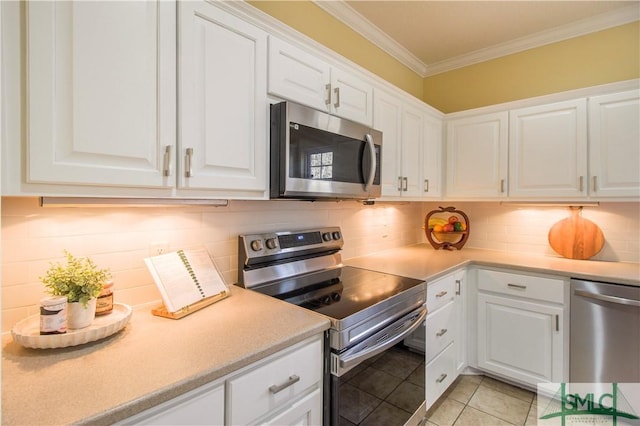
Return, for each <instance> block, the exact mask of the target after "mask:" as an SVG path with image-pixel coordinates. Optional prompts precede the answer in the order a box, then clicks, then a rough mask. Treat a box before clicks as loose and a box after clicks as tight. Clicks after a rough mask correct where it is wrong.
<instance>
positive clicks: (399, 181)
mask: <svg viewBox="0 0 640 426" xmlns="http://www.w3.org/2000/svg"><path fill="white" fill-rule="evenodd" d="M398 191H402V176H398Z"/></svg>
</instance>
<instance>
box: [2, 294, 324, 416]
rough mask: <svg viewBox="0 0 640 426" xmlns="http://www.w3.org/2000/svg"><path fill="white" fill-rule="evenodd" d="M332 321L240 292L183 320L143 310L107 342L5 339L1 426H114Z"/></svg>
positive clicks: (279, 302) (272, 300)
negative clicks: (43, 343)
mask: <svg viewBox="0 0 640 426" xmlns="http://www.w3.org/2000/svg"><path fill="white" fill-rule="evenodd" d="M329 325H330V323H329V320H328V319H326V318H325V317H323V316H321V315H319V314H316V313H313V312H311V311H308V310H306V309H303V308H298V307H297V306H294V305H289V304H287V303H285V302H281V301H279V300H277V299H274V298H271V297H269V296H264V295H262V294H259V293H255V292H253V291H249V290H245V289H242V288H239V287H237V286H231V295H230V296H229V297H228V298H226V299H223V300H221V301H219V302H216V303H215V304H213V305H211V306H208V307H206V308H204V309H202V310H200V311H198V312H194V313H192V314H191V315H188V316H186V317H184V318H182V319H179V320H172V319H168V318H161V317H156V316H153V315H152V314H151V309H150V308H148V307H147V308H146V309H134V311H133V315H132V317H131V320H130V322H129V323H128V324H127V326H126V327H125V328H124V330H122V331H121V332H119V333H116V334H115V335H113V336H110V337H108V338H106V339H103V340H100V341H97V342H92V343H88V344H86V345H82V346H75V347H69V348H60V349H27V348H23V347H22V346H20V345H18V344H17V343H15V342H13V339H12V337H11V335H10V334H9V335H5V336H4V338H3V345H2V424H3V425H53V424H69V423H85V424H88V423H90V424H92V425H100V424H112V423H113V422H115V421H118V420H121V419H124V418H127V417H130V416H132V415H134V414H136V413H138V412H140V411H143V410H145V409H147V408H150V407H152V406H154V405H157V404H160V403H162V402H164V401H166V400H169V399H171V398H174V397H176V396H178V395H180V394H182V393H184V392H187V391H189V390H191V389H194V388H196V387H198V386H201V385H203V384H205V383H208V382H211V381H213V380H216V379H218V378H220V377H223V376H225V375H227V374H229V373H231V372H233V371H236V370H238V369H240V368H242V367H244V366H246V365H249V364H251V363H253V362H255V361H258V360H260V359H262V358H264V357H266V356H268V355H271V354H273V353H275V352H277V351H279V350H281V349H284V348H287V347H289V346H291V345H292V344H294V343H296V342H298V341H301V340H304V339H305V338H307V337H310V336H313V335H316V334H318V333H321V332H323V331H324V330H326V329H328V328H329Z"/></svg>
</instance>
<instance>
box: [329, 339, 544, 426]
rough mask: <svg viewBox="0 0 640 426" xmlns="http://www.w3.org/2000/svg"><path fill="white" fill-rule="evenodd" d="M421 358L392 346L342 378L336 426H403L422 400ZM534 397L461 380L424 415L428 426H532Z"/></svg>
mask: <svg viewBox="0 0 640 426" xmlns="http://www.w3.org/2000/svg"><path fill="white" fill-rule="evenodd" d="M424 372H425V366H424V355H422V354H418V353H415V352H412V351H409V350H408V349H406V348H405V347H402V346H401V345H398V346H395V347H393V348H391V349H390V350H388V351H386V352H383V353H382V354H381V355H379V356H377V357H374V358H372V359H370V360H368V361H366V362H364V363H363V364H361V365H359V366H358V367H356V368H354V369H353V370H351V371H349V372H348V373H347V374H346V375H344V376H343V377H342V381H341V384H340V392H341V395H340V399H341V400H340V414H341V418H340V425H341V426H353V425H359V426H360V425H361V426H372V425H380V426H402V425H404V423H405V422H406V421H407V420H408V419H409V418H410V417H411V415H412V414H413V413H414V412H415V410H416V409H417V408H418V407H419V406H420V405H421V404H422V402H423V401H424ZM536 403H537V400H536V398H535V393H534V392H530V391H528V390H525V389H521V388H518V387H515V386H511V385H509V384H507V383H504V382H501V381H498V380H495V379H492V378H490V377H486V376H468V375H465V376H460V377H458V379H456V381H455V382H454V383H453V384H452V385H451V386H450V387H449V389H447V391H446V392H445V394H444V395H442V397H441V398H440V399H439V400H438V401H436V403H435V404H434V405H433V407H431V409H430V410H429V412H428V413H427V423H426V424H427V425H428V426H434V425H435V426H451V425H453V426H467V425H468V426H503V425H520V426H522V425H527V426H529V425H535V424H536V410H537V405H536Z"/></svg>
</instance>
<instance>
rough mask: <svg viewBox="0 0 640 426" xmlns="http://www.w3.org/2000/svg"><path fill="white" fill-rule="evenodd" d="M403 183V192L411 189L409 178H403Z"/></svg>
mask: <svg viewBox="0 0 640 426" xmlns="http://www.w3.org/2000/svg"><path fill="white" fill-rule="evenodd" d="M402 182H403V185H402V190H403V191H405V192H406V191H407V189H409V178H408V177H403V178H402Z"/></svg>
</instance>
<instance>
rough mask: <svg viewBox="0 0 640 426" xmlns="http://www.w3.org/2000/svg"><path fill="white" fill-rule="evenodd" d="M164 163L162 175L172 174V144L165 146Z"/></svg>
mask: <svg viewBox="0 0 640 426" xmlns="http://www.w3.org/2000/svg"><path fill="white" fill-rule="evenodd" d="M162 163H163V164H162V176H171V145H167V146H165V147H164V158H163V161H162Z"/></svg>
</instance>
